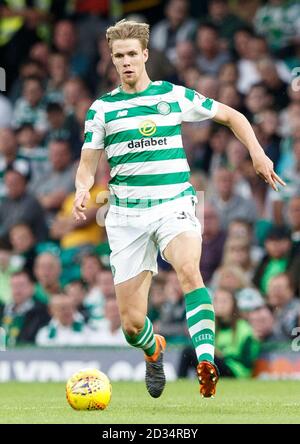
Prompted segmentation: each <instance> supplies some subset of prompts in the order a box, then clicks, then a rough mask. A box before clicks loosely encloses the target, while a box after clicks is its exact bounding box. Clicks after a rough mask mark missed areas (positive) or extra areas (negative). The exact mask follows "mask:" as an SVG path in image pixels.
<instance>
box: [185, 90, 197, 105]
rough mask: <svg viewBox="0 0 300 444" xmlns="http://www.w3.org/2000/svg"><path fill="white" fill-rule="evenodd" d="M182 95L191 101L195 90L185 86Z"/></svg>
mask: <svg viewBox="0 0 300 444" xmlns="http://www.w3.org/2000/svg"><path fill="white" fill-rule="evenodd" d="M184 95H185V97H186V98H187V99H188V100H190V101H191V102H192V101H193V100H194V97H195V91H193V90H192V89H189V88H185V93H184Z"/></svg>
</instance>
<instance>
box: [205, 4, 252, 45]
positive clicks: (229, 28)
mask: <svg viewBox="0 0 300 444" xmlns="http://www.w3.org/2000/svg"><path fill="white" fill-rule="evenodd" d="M206 20H207V21H209V22H211V23H213V24H214V25H215V26H217V27H218V29H219V32H220V37H221V38H222V39H223V40H224V46H225V45H226V46H229V47H230V46H231V43H232V39H233V35H234V33H235V31H236V30H237V29H240V28H241V27H242V26H244V25H245V23H244V22H243V21H242V20H241V19H240V18H239V17H238V16H237V15H235V14H232V13H231V11H230V9H229V1H228V0H211V1H209V2H208V16H207V17H206Z"/></svg>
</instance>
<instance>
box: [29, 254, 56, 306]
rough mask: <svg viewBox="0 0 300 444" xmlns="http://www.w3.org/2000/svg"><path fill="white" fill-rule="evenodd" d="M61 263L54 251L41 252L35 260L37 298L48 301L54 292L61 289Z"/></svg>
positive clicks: (44, 301)
mask: <svg viewBox="0 0 300 444" xmlns="http://www.w3.org/2000/svg"><path fill="white" fill-rule="evenodd" d="M60 274H61V264H60V260H59V258H58V257H56V256H54V255H53V254H52V253H48V252H44V253H40V254H39V255H38V256H37V258H36V259H35V262H34V275H35V278H36V281H37V282H36V285H35V294H36V300H37V301H40V302H43V303H46V304H47V303H48V302H49V301H50V300H51V298H52V296H53V295H54V294H57V293H59V292H60V291H61V287H60V282H59V277H60Z"/></svg>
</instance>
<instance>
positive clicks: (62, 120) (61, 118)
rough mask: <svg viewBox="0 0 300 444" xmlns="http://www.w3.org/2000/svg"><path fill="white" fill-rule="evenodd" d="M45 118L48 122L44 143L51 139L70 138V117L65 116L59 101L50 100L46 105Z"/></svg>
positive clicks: (47, 143)
mask: <svg viewBox="0 0 300 444" xmlns="http://www.w3.org/2000/svg"><path fill="white" fill-rule="evenodd" d="M46 110H47V120H48V124H49V128H48V132H47V134H46V137H45V144H46V145H49V143H50V142H51V141H53V140H67V141H70V140H72V127H71V119H70V117H67V116H66V114H65V111H64V108H63V105H61V104H60V103H56V102H52V103H48V105H47V108H46Z"/></svg>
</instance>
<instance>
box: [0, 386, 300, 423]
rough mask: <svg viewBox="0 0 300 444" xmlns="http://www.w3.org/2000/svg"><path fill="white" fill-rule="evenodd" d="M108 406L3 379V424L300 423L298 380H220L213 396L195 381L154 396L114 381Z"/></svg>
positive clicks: (0, 396) (0, 420)
mask: <svg viewBox="0 0 300 444" xmlns="http://www.w3.org/2000/svg"><path fill="white" fill-rule="evenodd" d="M112 387H113V396H112V400H111V403H110V405H109V406H108V408H107V409H106V410H104V411H91V412H80V411H75V410H73V409H72V408H71V407H70V406H69V405H68V404H67V401H66V399H65V386H64V384H60V383H2V384H0V423H2V424H143V423H144V424H208V423H214V424H222V423H227V424H228V423H233V424H237V423H250V424H262V423H277V424H282V423H298V424H299V423H300V383H299V382H297V381H255V380H249V381H237V380H221V381H220V382H219V383H218V390H217V397H216V398H215V399H201V398H200V395H199V391H198V390H199V389H198V384H197V381H190V380H180V381H177V382H169V383H168V384H167V386H166V389H165V392H164V394H163V395H162V397H161V398H160V399H152V398H151V397H150V396H149V395H148V393H147V392H146V388H145V386H144V384H143V383H140V382H114V383H113V384H112Z"/></svg>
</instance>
